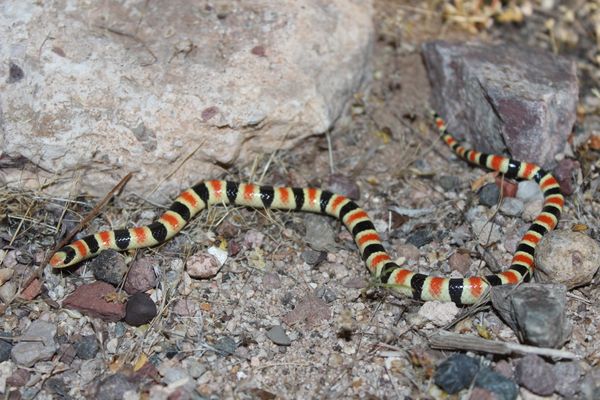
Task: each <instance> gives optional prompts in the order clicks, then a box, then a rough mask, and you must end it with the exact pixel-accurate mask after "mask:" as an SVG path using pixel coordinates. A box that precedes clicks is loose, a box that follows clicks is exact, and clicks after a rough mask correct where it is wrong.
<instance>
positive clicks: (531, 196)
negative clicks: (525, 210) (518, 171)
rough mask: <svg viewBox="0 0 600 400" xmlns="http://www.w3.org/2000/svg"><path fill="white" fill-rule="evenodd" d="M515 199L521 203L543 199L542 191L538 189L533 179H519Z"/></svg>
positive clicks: (538, 186)
mask: <svg viewBox="0 0 600 400" xmlns="http://www.w3.org/2000/svg"><path fill="white" fill-rule="evenodd" d="M516 197H517V199H520V200H522V201H523V203H529V202H531V201H534V200H540V201H543V200H544V193H543V192H542V189H540V185H538V184H537V183H535V182H534V181H521V182H519V186H518V188H517V195H516Z"/></svg>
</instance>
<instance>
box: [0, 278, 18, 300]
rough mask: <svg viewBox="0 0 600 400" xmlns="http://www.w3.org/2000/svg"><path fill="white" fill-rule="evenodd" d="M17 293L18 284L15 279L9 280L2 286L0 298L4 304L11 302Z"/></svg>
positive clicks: (0, 287)
mask: <svg viewBox="0 0 600 400" xmlns="http://www.w3.org/2000/svg"><path fill="white" fill-rule="evenodd" d="M16 294H17V284H16V283H15V282H13V281H8V282H6V283H5V284H4V285H2V286H0V300H2V302H3V303H4V304H8V303H9V302H11V301H12V300H13V299H14V298H15V295H16Z"/></svg>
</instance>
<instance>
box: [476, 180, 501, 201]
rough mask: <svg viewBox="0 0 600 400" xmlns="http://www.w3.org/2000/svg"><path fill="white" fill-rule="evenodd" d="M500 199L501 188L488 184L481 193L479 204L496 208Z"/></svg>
mask: <svg viewBox="0 0 600 400" xmlns="http://www.w3.org/2000/svg"><path fill="white" fill-rule="evenodd" d="M499 199H500V188H499V187H498V186H496V184H495V183H488V184H487V185H485V186H484V187H482V188H481V190H480V191H479V204H482V205H484V206H487V207H491V206H495V205H496V204H498V200H499Z"/></svg>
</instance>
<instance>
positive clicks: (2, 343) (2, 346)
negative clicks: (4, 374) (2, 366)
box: [0, 332, 13, 363]
mask: <svg viewBox="0 0 600 400" xmlns="http://www.w3.org/2000/svg"><path fill="white" fill-rule="evenodd" d="M0 336H5V337H7V336H10V334H8V333H7V332H0ZM12 348H13V345H12V343H11V342H10V341H9V340H5V339H0V363H1V362H4V361H6V360H8V359H9V358H10V352H11V350H12Z"/></svg>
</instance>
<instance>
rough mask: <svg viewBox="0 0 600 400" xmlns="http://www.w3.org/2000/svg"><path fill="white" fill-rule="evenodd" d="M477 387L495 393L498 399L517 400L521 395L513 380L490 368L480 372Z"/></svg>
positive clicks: (476, 382) (476, 379) (476, 380)
mask: <svg viewBox="0 0 600 400" xmlns="http://www.w3.org/2000/svg"><path fill="white" fill-rule="evenodd" d="M475 386H476V387H478V388H480V389H485V390H486V391H488V392H491V393H493V394H494V395H495V397H494V398H496V399H502V400H515V399H516V398H517V395H518V394H519V387H518V386H517V385H516V384H515V383H514V382H513V381H512V380H510V379H508V378H506V377H505V376H503V375H501V374H499V373H497V372H494V371H492V370H491V369H489V368H482V369H481V370H480V371H479V373H478V374H477V377H476V378H475Z"/></svg>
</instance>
